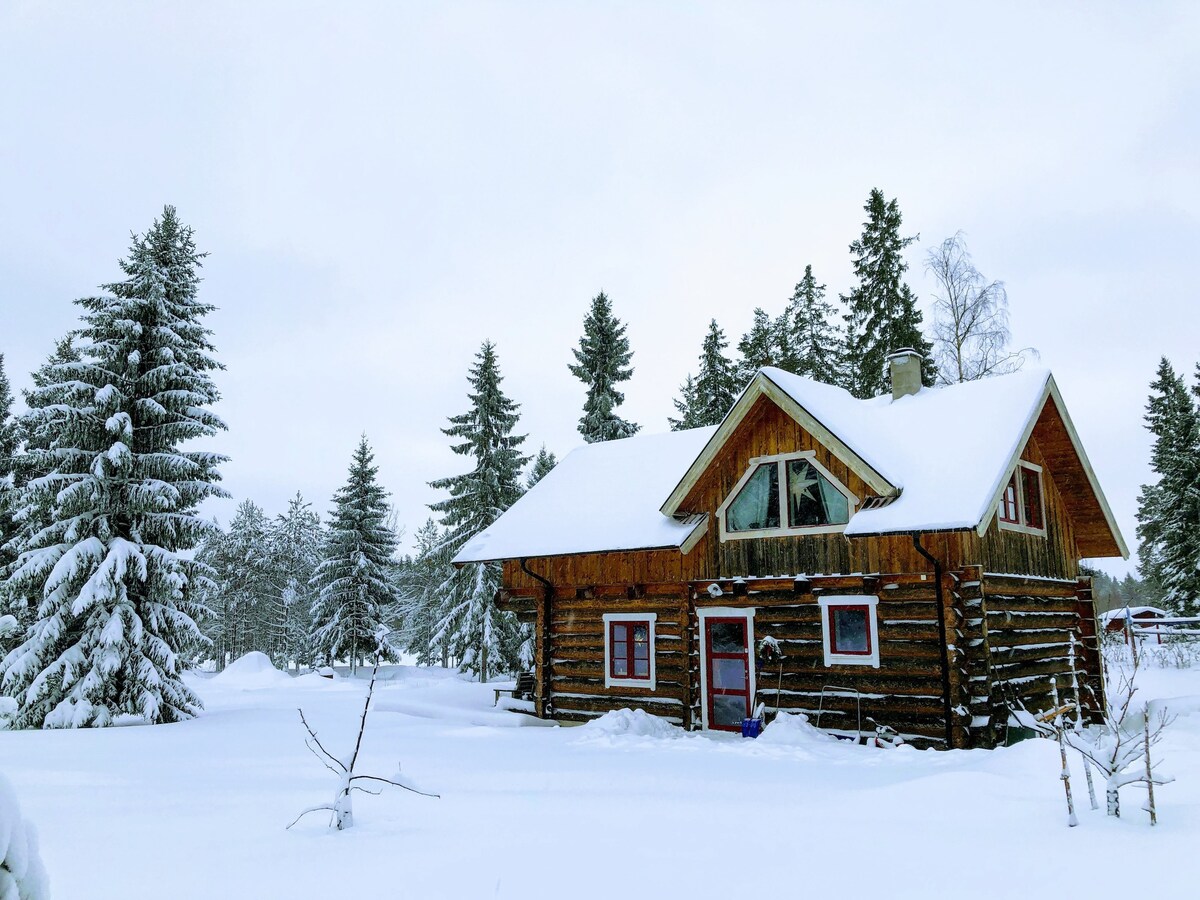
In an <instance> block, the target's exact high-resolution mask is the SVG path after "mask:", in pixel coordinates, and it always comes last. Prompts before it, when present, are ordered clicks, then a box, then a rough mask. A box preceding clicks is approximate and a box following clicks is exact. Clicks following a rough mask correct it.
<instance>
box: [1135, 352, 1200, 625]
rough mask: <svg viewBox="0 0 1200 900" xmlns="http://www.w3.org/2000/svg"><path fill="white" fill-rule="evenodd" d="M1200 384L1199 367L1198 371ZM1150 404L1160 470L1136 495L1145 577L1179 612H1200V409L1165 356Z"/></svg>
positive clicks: (1153, 463) (1154, 459) (1153, 461)
mask: <svg viewBox="0 0 1200 900" xmlns="http://www.w3.org/2000/svg"><path fill="white" fill-rule="evenodd" d="M1197 379H1198V382H1197V383H1198V390H1200V372H1198V373H1197ZM1150 389H1151V394H1150V399H1149V402H1148V403H1147V404H1146V417H1145V421H1146V427H1147V428H1148V429H1149V430H1150V433H1151V434H1152V435H1153V436H1154V445H1153V448H1152V449H1151V453H1150V468H1151V470H1152V471H1153V472H1154V473H1155V474H1156V475H1157V476H1158V481H1157V482H1156V483H1154V484H1149V485H1142V490H1141V494H1140V495H1139V496H1138V512H1137V516H1138V529H1137V533H1138V539H1139V542H1140V544H1139V548H1138V556H1139V558H1140V560H1141V566H1140V570H1141V574H1142V577H1143V578H1145V579H1146V580H1147V581H1149V582H1150V583H1151V584H1152V585H1155V586H1157V588H1158V589H1159V590H1160V591H1161V595H1162V602H1163V603H1164V604H1165V605H1166V606H1167V607H1168V608H1169V609H1171V610H1172V611H1174V612H1176V613H1178V614H1181V615H1197V614H1200V411H1198V410H1197V408H1196V404H1195V402H1194V401H1193V398H1192V395H1191V394H1190V393H1189V391H1188V388H1187V384H1186V383H1185V381H1184V379H1183V377H1182V376H1181V375H1178V374H1176V372H1175V369H1174V368H1173V367H1172V366H1171V363H1170V362H1169V361H1168V360H1167V359H1166V358H1165V357H1164V358H1163V359H1162V360H1161V361H1160V362H1159V366H1158V372H1157V376H1156V378H1155V380H1154V381H1153V382H1152V383H1151V385H1150Z"/></svg>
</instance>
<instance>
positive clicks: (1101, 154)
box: [0, 0, 1200, 572]
mask: <svg viewBox="0 0 1200 900" xmlns="http://www.w3.org/2000/svg"><path fill="white" fill-rule="evenodd" d="M1198 149H1200V3H1181V4H1178V5H1175V4H1152V3H1139V4H1126V5H1125V6H1124V7H1120V6H1113V7H1103V6H1101V5H1099V4H1061V5H1059V6H1057V7H1052V6H1050V5H1048V4H1043V3H1038V4H1029V5H1020V4H1009V3H1005V4H996V5H995V8H994V10H993V11H991V12H985V11H981V10H980V9H979V7H978V5H976V4H964V3H961V2H957V3H949V4H910V3H906V4H892V3H887V4H884V3H879V4H865V5H858V6H854V5H851V4H847V3H838V4H832V3H831V4H822V5H813V4H799V3H788V4H749V3H736V4H734V3H729V4H723V5H711V6H705V5H701V4H696V3H686V4H685V3H679V4H667V3H661V4H648V3H627V4H625V3H588V4H583V3H524V4H501V3H486V4H467V3H407V4H401V3H380V4H376V5H372V4H366V3H356V4H350V3H337V4H335V3H332V2H330V3H323V4H316V3H295V2H292V3H286V4H278V5H272V4H267V3H229V4H223V3H203V4H188V5H186V6H185V5H184V4H174V3H172V4H157V3H153V4H152V3H144V4H143V3H138V4H134V3H129V4H118V5H113V4H107V3H87V4H80V5H68V4H43V3H13V2H10V0H0V311H2V318H0V352H3V353H4V354H5V358H6V362H7V368H8V371H9V373H10V376H11V377H12V379H13V381H14V384H15V386H18V387H23V386H26V385H27V384H28V374H27V373H28V372H29V371H30V370H31V369H32V368H34V367H35V366H36V365H37V364H38V363H39V362H40V361H41V360H42V359H43V358H44V357H45V356H46V355H47V353H48V352H49V351H50V350H51V349H52V346H53V343H54V341H55V339H56V338H58V337H59V336H61V335H62V334H63V333H64V332H66V331H67V330H68V329H70V328H71V327H72V326H73V325H74V323H75V321H76V315H77V311H76V308H75V307H74V306H73V304H72V302H71V301H72V300H73V299H74V298H76V297H79V296H83V295H86V294H89V293H92V292H94V290H95V287H96V286H97V285H98V284H100V283H103V282H106V281H110V280H113V279H115V278H116V277H117V276H118V274H119V273H118V269H117V265H116V261H117V259H118V258H119V257H121V256H122V255H124V253H125V251H126V249H127V247H128V244H129V233H130V232H131V231H144V230H145V229H146V228H147V227H148V226H149V225H150V223H151V221H152V220H153V218H154V217H155V215H156V214H157V213H158V212H159V211H160V210H161V208H162V206H163V204H164V203H172V204H174V205H176V206H177V207H178V209H179V212H180V215H181V217H182V218H183V220H184V221H185V222H187V223H189V224H191V225H192V226H193V227H194V228H195V231H196V238H197V242H198V245H199V246H200V248H201V249H203V250H207V251H209V252H210V253H211V256H210V257H209V259H208V260H207V263H206V265H205V270H204V274H205V282H204V285H203V286H202V291H203V296H204V298H205V299H206V300H208V301H209V302H211V303H215V304H216V305H217V306H218V307H220V309H219V312H217V313H215V314H214V315H213V316H212V317H211V326H212V328H213V329H214V331H215V341H216V343H217V346H218V350H219V352H220V356H221V359H222V360H223V361H224V363H225V365H226V366H227V371H226V372H224V373H221V374H220V375H219V378H218V382H219V385H220V388H221V390H222V393H223V395H224V399H223V401H222V403H221V405H220V407H219V412H220V413H221V414H222V415H223V416H224V417H225V419H226V420H227V422H228V423H229V432H228V433H227V434H225V435H222V436H221V437H220V438H219V439H217V440H215V441H214V442H213V446H214V448H215V449H218V450H221V451H224V452H227V453H228V454H229V455H230V456H232V457H233V461H232V462H231V463H229V465H228V466H227V467H226V468H225V475H226V478H225V482H226V486H227V487H228V489H229V490H230V491H231V492H232V493H233V495H234V497H235V498H237V499H242V498H246V497H249V498H252V499H254V500H256V501H257V502H259V503H260V504H261V505H263V506H264V507H265V508H266V509H267V510H268V512H271V513H275V512H279V511H281V510H282V509H283V508H284V506H285V504H286V501H287V498H288V497H289V496H290V495H292V494H294V493H295V492H296V491H297V490H299V491H301V492H303V494H304V495H305V496H306V497H307V498H309V499H311V500H312V501H314V504H315V505H316V506H317V508H318V509H320V510H321V511H322V512H324V511H325V510H326V509H327V508H328V506H329V497H330V495H331V494H332V492H333V491H334V490H335V489H336V488H337V487H338V486H339V485H340V484H341V483H342V481H343V480H344V478H345V474H346V468H347V465H348V463H349V459H350V454H351V451H352V450H353V447H354V444H355V442H356V441H357V438H358V435H359V434H360V433H362V432H366V434H367V435H368V437H369V439H370V441H371V442H372V444H373V445H374V447H375V449H376V453H377V460H378V463H379V466H380V476H381V479H382V481H383V482H384V483H385V484H386V486H387V488H388V489H389V490H390V491H391V492H392V495H393V500H394V502H395V504H396V507H397V508H398V510H399V513H400V516H401V519H402V521H404V522H406V523H407V524H408V526H409V532H410V534H411V532H412V531H413V530H415V528H416V527H417V526H418V525H419V524H420V523H421V521H423V519H424V517H425V516H426V515H427V511H426V510H425V506H424V505H425V504H426V503H428V502H430V501H432V500H434V499H437V495H436V494H435V493H434V492H433V491H431V490H430V489H429V488H428V487H427V486H426V482H427V481H429V480H430V479H432V478H437V477H440V476H444V475H448V474H453V473H456V472H458V471H462V470H463V468H464V463H463V460H462V459H461V458H459V457H455V456H454V455H453V454H451V453H450V451H449V441H448V439H447V438H446V437H445V436H444V435H442V433H441V432H440V430H439V429H440V427H441V426H442V425H444V424H445V418H446V416H448V415H452V414H456V413H459V412H462V411H464V410H465V408H466V403H467V400H466V389H467V384H466V381H465V375H466V370H467V367H468V365H469V364H470V362H471V360H472V357H473V356H474V354H475V352H476V351H477V349H478V347H479V344H480V342H481V341H482V340H484V339H485V338H488V339H491V340H493V341H495V342H496V344H497V347H498V352H499V357H500V362H501V366H502V369H503V372H504V374H505V376H506V380H505V383H504V387H505V388H506V390H507V391H508V393H509V395H510V396H511V397H513V398H514V399H515V400H516V401H518V402H519V403H520V404H521V412H522V419H521V428H522V430H524V431H527V432H528V433H529V435H530V437H529V441H528V447H529V449H530V450H531V451H536V449H537V447H538V446H539V445H540V444H541V443H543V442H544V443H545V444H546V445H547V447H548V448H549V449H551V450H553V451H554V452H556V453H558V454H559V455H560V456H561V455H562V454H563V453H564V452H566V451H568V450H570V449H571V448H572V447H574V446H576V445H577V444H578V443H579V437H578V434H577V432H576V430H575V426H576V420H577V418H578V416H579V413H580V406H581V404H582V400H583V392H584V389H583V386H582V385H581V384H580V383H579V382H578V381H575V380H574V379H573V378H572V377H571V376H570V375H569V373H568V372H567V363H568V362H569V361H570V358H571V354H570V351H571V346H572V345H573V344H575V343H576V342H577V341H578V337H579V334H580V331H581V323H582V319H583V316H584V314H585V312H586V310H587V307H588V303H589V301H590V298H591V297H592V296H593V295H595V293H596V292H597V291H599V290H601V289H603V290H604V291H606V292H607V293H608V294H609V296H610V297H611V298H612V301H613V304H614V308H615V311H616V313H617V315H618V316H619V317H621V318H622V319H623V320H625V321H626V322H628V325H629V338H630V341H631V344H632V348H633V350H634V364H635V366H636V372H635V374H634V377H633V380H632V381H631V382H629V383H628V385H627V395H628V400H627V403H626V405H625V407H623V409H622V414H623V415H624V416H625V417H627V418H631V419H633V420H634V421H637V422H639V423H641V424H642V425H643V428H644V429H645V430H647V431H658V430H665V429H666V427H667V423H666V419H667V416H668V414H671V413H673V409H672V406H671V399H672V397H674V396H675V395H676V393H677V387H678V385H679V383H680V382H681V381H682V380H683V378H684V376H685V375H686V374H687V372H688V371H689V369H694V368H695V360H696V356H697V353H698V351H699V346H700V341H701V339H702V337H703V334H704V331H705V329H706V327H707V324H708V321H709V319H710V318H713V317H715V318H716V319H717V320H718V321H719V322H720V324H721V325H722V326H723V327H724V328H725V330H726V332H727V333H728V334H729V335H730V336H731V337H732V338H733V340H734V342H736V340H737V337H738V336H739V335H740V334H741V333H742V332H743V331H744V330H745V329H746V328H747V326H748V325H749V323H750V318H751V313H752V311H753V308H754V307H755V306H762V307H764V308H765V309H766V310H768V312H771V313H772V314H775V313H778V312H779V311H780V310H781V309H782V308H783V305H784V303H785V302H786V300H787V298H788V297H789V296H790V294H791V291H792V288H793V286H794V284H795V282H796V281H798V280H799V278H800V276H801V275H802V274H803V271H804V266H805V264H808V263H811V264H812V265H813V268H814V272H815V274H816V276H817V278H818V279H819V280H821V281H823V282H826V283H827V284H828V285H829V289H830V294H831V295H833V296H836V295H837V294H838V293H839V292H845V291H847V290H848V289H849V288H850V286H851V268H850V256H849V253H848V250H847V245H848V244H849V243H850V242H851V241H852V240H853V239H854V238H855V237H856V236H857V235H858V233H859V232H860V230H861V223H862V221H863V218H864V213H863V209H862V206H863V203H864V202H865V200H866V197H867V194H868V192H869V191H870V189H871V188H872V187H876V186H877V187H880V188H882V189H883V191H884V192H885V193H886V195H887V196H888V197H889V198H890V197H896V198H897V199H898V200H899V204H900V208H901V211H902V212H903V215H904V228H905V231H906V232H907V233H911V234H916V233H920V235H921V240H920V242H919V243H916V244H914V245H912V246H911V247H910V248H909V253H908V259H909V263H910V271H909V281H910V284H911V285H912V286H913V288H914V290H915V291H916V292H917V293H918V295H919V296H920V298H921V303H922V306H923V307H925V308H926V309H928V304H929V299H930V292H931V290H932V284H931V283H930V281H929V280H928V278H927V276H926V275H925V274H924V272H923V266H922V261H923V257H924V254H925V252H926V251H927V249H928V248H929V247H931V246H933V245H934V244H935V243H937V242H938V241H940V240H941V239H942V238H944V237H946V236H948V235H950V234H953V233H954V232H955V231H956V230H958V229H962V230H964V231H965V232H966V233H967V236H968V241H969V244H970V248H971V250H972V252H973V253H974V255H975V259H976V263H977V264H978V266H979V268H980V269H981V270H982V271H983V272H984V274H986V275H987V276H988V277H991V278H1000V279H1003V280H1004V281H1005V282H1006V283H1007V286H1008V293H1009V298H1010V303H1011V315H1012V330H1013V337H1014V342H1015V343H1016V344H1017V345H1019V346H1024V345H1032V346H1035V347H1037V349H1038V350H1039V351H1040V352H1041V355H1042V360H1043V362H1044V363H1045V364H1047V365H1049V366H1050V367H1051V368H1052V369H1053V371H1054V374H1055V377H1056V378H1057V380H1058V382H1059V384H1060V386H1061V388H1062V391H1063V394H1064V396H1065V399H1066V401H1067V404H1068V406H1069V409H1070V412H1071V414H1072V416H1073V417H1074V420H1075V423H1076V425H1077V427H1078V429H1079V432H1080V434H1081V436H1082V438H1083V441H1084V443H1085V445H1086V447H1087V450H1088V453H1089V454H1090V456H1091V459H1092V462H1093V464H1094V465H1095V468H1096V471H1097V473H1098V475H1099V477H1100V480H1101V483H1102V485H1103V487H1104V489H1105V491H1106V493H1107V495H1108V498H1109V501H1110V503H1111V505H1112V507H1113V509H1114V511H1115V513H1116V515H1117V518H1118V521H1119V524H1120V526H1121V528H1122V530H1123V531H1124V534H1125V537H1126V540H1127V541H1128V542H1129V544H1130V545H1131V546H1134V545H1135V544H1136V535H1135V533H1134V529H1135V524H1136V523H1135V519H1134V512H1135V509H1136V497H1137V492H1138V486H1139V485H1140V484H1141V483H1143V482H1145V481H1147V480H1148V478H1149V477H1150V473H1149V469H1148V467H1147V458H1148V449H1149V439H1148V437H1147V435H1146V432H1145V430H1144V428H1143V427H1142V420H1141V416H1142V412H1143V406H1144V404H1145V400H1146V395H1147V389H1148V383H1149V381H1150V380H1151V378H1152V377H1153V374H1154V369H1155V366H1156V364H1157V361H1158V358H1159V357H1160V356H1162V355H1164V354H1165V355H1167V356H1168V357H1170V358H1171V359H1172V360H1173V361H1174V362H1175V364H1176V366H1177V368H1180V369H1183V370H1186V371H1187V372H1189V373H1190V372H1191V370H1192V368H1193V366H1194V365H1195V363H1196V362H1197V356H1198V354H1200V340H1198V338H1200V324H1198V321H1197V315H1196V305H1197V287H1196V283H1197V280H1196V277H1195V271H1196V266H1197V260H1198V258H1200V156H1198V152H1197V151H1198ZM927 315H928V313H927ZM979 414H980V415H981V416H982V415H986V410H980V411H979ZM956 427H969V423H958V424H957V426H956ZM659 499H661V498H655V499H654V502H656V503H657V502H658V500H659ZM232 510H233V503H231V502H230V503H219V504H213V505H212V506H211V507H210V508H207V509H206V511H208V512H211V513H212V514H214V515H216V516H218V517H219V518H221V519H222V520H227V519H228V517H229V515H230V514H231V513H232ZM1105 567H1106V568H1108V569H1109V570H1110V571H1114V572H1123V571H1125V569H1126V564H1123V563H1119V562H1114V563H1109V564H1108V565H1106V566H1105Z"/></svg>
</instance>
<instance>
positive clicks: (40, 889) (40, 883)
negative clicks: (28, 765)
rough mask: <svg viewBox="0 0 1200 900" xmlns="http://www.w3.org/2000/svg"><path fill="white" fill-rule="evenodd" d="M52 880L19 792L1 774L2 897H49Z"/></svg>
mask: <svg viewBox="0 0 1200 900" xmlns="http://www.w3.org/2000/svg"><path fill="white" fill-rule="evenodd" d="M49 896H50V881H49V879H48V878H47V877H46V869H45V867H44V866H43V865H42V857H41V854H39V853H38V842H37V834H36V833H35V832H34V830H33V826H32V825H31V824H30V823H29V822H26V821H25V820H24V819H23V818H22V817H21V807H20V805H19V804H18V803H17V795H16V792H15V791H13V789H12V785H11V784H9V782H8V779H7V778H5V777H4V776H3V775H0V898H3V900H47V898H49Z"/></svg>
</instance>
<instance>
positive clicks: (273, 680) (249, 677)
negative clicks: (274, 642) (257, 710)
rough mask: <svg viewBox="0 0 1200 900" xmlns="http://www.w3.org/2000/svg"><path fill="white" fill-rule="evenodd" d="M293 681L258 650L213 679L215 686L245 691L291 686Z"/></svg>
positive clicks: (239, 659) (239, 658) (237, 661)
mask: <svg viewBox="0 0 1200 900" xmlns="http://www.w3.org/2000/svg"><path fill="white" fill-rule="evenodd" d="M292 681H293V678H292V676H290V675H287V674H285V673H283V672H280V671H279V670H278V669H277V668H275V665H274V664H273V663H272V662H271V658H270V657H269V656H267V654H265V653H262V652H260V651H258V650H251V651H250V652H249V653H247V654H246V655H245V656H240V657H238V658H237V659H235V660H234V661H233V662H231V663H230V664H229V665H228V666H226V667H225V671H223V672H220V673H219V674H217V675H214V676H213V679H212V682H213V684H219V685H220V686H221V687H226V688H234V689H237V690H243V691H246V690H258V689H261V688H269V687H275V686H277V685H283V684H291V683H292Z"/></svg>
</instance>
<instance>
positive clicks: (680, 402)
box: [667, 374, 704, 431]
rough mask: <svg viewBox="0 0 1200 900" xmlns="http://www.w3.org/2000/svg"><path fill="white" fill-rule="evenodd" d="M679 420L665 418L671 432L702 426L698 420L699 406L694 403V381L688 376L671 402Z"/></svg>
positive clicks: (691, 376) (669, 417)
mask: <svg viewBox="0 0 1200 900" xmlns="http://www.w3.org/2000/svg"><path fill="white" fill-rule="evenodd" d="M671 402H672V403H673V404H675V411H676V412H678V413H679V418H678V419H676V418H673V417H671V416H668V417H667V423H668V424H669V425H670V426H671V430H672V431H686V430H687V429H689V428H699V427H700V426H701V425H703V424H704V422H702V421H701V420H700V404H699V403H697V402H696V379H695V377H694V376H693V375H691V374H689V375H688V377H687V378H686V379H685V380H684V382H683V384H681V385H680V386H679V396H678V397H676V398H675V399H674V400H672V401H671Z"/></svg>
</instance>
